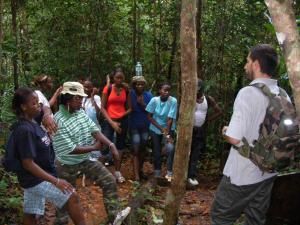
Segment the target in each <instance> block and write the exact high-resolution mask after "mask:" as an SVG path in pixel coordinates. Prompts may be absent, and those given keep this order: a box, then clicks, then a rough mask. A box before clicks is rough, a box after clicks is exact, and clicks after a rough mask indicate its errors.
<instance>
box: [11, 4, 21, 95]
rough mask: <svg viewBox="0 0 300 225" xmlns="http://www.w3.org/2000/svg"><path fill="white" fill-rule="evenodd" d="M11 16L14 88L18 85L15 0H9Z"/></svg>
mask: <svg viewBox="0 0 300 225" xmlns="http://www.w3.org/2000/svg"><path fill="white" fill-rule="evenodd" d="M11 14H12V16H11V18H12V35H13V37H14V38H15V47H16V51H15V52H14V55H13V57H12V63H13V77H14V86H15V89H17V88H18V87H19V77H18V57H17V56H18V36H17V0H11Z"/></svg>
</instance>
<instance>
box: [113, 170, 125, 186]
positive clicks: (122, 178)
mask: <svg viewBox="0 0 300 225" xmlns="http://www.w3.org/2000/svg"><path fill="white" fill-rule="evenodd" d="M115 177H116V179H117V182H118V183H120V184H121V183H124V182H125V178H124V177H123V176H122V174H121V172H120V171H116V172H115Z"/></svg>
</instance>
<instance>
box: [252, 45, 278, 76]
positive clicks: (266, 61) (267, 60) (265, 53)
mask: <svg viewBox="0 0 300 225" xmlns="http://www.w3.org/2000/svg"><path fill="white" fill-rule="evenodd" d="M249 57H250V58H251V60H252V61H255V60H257V61H258V63H259V65H260V68H261V72H263V73H266V74H268V75H269V76H271V77H273V76H275V75H276V68H277V65H278V55H277V52H276V51H275V49H274V48H273V47H272V46H271V45H268V44H259V45H256V46H254V47H252V48H251V49H250V54H249Z"/></svg>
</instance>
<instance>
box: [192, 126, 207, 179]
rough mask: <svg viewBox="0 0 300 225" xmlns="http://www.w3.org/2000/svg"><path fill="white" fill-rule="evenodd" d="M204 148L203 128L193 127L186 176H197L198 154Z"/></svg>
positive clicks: (201, 152)
mask: <svg viewBox="0 0 300 225" xmlns="http://www.w3.org/2000/svg"><path fill="white" fill-rule="evenodd" d="M204 149H205V129H204V128H203V127H194V128H193V136H192V145H191V154H190V162H189V170H188V178H193V179H194V178H196V177H197V165H198V161H199V158H200V155H201V154H203V152H204Z"/></svg>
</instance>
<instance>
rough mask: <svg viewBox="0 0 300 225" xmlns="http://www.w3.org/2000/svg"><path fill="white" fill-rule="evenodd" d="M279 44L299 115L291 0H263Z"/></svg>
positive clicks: (297, 41) (298, 58)
mask: <svg viewBox="0 0 300 225" xmlns="http://www.w3.org/2000/svg"><path fill="white" fill-rule="evenodd" d="M265 3H266V5H267V7H268V9H269V12H270V14H271V17H272V22H273V25H274V27H275V30H276V35H277V39H278V42H279V44H280V45H281V47H282V48H283V54H284V58H285V62H286V67H287V72H288V75H289V79H290V84H291V87H292V90H293V96H294V99H295V105H296V110H297V114H298V116H300V37H299V31H298V28H297V23H296V18H295V13H294V12H293V8H292V4H293V1H292V0H265Z"/></svg>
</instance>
